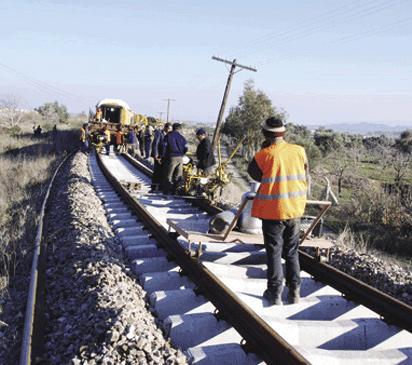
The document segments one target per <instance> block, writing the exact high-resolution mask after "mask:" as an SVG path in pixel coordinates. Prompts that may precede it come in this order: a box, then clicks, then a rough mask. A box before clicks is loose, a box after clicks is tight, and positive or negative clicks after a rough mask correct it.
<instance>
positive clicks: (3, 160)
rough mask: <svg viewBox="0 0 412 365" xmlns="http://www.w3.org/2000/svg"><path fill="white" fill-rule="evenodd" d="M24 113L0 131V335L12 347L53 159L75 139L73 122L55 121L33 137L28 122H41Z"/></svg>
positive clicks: (59, 157) (21, 314) (19, 322)
mask: <svg viewBox="0 0 412 365" xmlns="http://www.w3.org/2000/svg"><path fill="white" fill-rule="evenodd" d="M27 116H30V119H29V121H27V120H26V122H24V121H23V122H22V123H20V124H19V128H18V133H15V131H16V128H14V129H11V128H7V127H6V128H4V127H3V128H2V129H0V338H1V337H3V336H5V337H6V338H7V339H8V343H9V344H10V342H11V343H13V346H12V347H13V348H14V351H16V350H17V346H18V344H19V342H20V335H19V332H20V329H21V327H20V326H21V323H22V320H23V314H24V307H25V298H26V291H27V288H28V282H29V271H30V266H31V258H32V254H31V253H32V249H33V243H34V238H35V234H36V228H37V224H38V216H39V211H40V207H41V203H42V200H43V196H44V194H45V191H46V188H47V185H48V181H49V178H50V176H51V174H52V173H53V171H54V169H55V167H56V166H57V164H58V162H59V161H60V160H61V158H62V157H63V156H65V155H66V154H67V152H68V151H69V150H71V149H72V148H73V147H76V145H77V143H78V142H77V139H78V136H77V135H78V131H77V128H78V125H77V124H78V121H77V120H72V121H71V122H70V123H67V124H62V125H58V133H57V136H56V138H55V140H53V138H52V136H51V133H43V134H42V136H41V137H39V138H34V137H33V135H32V125H33V124H34V122H37V125H38V124H42V126H43V127H44V125H45V123H44V122H46V121H44V120H42V119H40V118H39V117H37V119H34V120H33V118H34V117H36V115H35V114H34V113H29V115H26V117H27ZM45 129H46V131H47V128H45ZM0 342H2V341H0ZM4 343H5V342H3V344H4ZM13 348H12V349H10V348H9V349H5V348H2V346H1V345H0V354H1V353H2V351H6V352H8V351H12V352H13ZM0 359H1V356H0ZM0 362H2V361H1V360H0Z"/></svg>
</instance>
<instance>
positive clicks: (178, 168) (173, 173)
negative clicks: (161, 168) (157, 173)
mask: <svg viewBox="0 0 412 365" xmlns="http://www.w3.org/2000/svg"><path fill="white" fill-rule="evenodd" d="M182 175H183V161H182V156H176V157H169V158H168V159H167V163H166V166H165V181H164V183H165V186H164V188H163V193H165V194H170V193H172V194H175V193H176V187H177V183H178V182H179V180H180V179H181V177H182Z"/></svg>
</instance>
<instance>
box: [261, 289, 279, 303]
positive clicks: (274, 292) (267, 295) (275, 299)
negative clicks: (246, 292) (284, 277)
mask: <svg viewBox="0 0 412 365" xmlns="http://www.w3.org/2000/svg"><path fill="white" fill-rule="evenodd" d="M263 298H264V299H266V300H267V301H268V302H269V304H270V305H282V288H280V289H276V288H268V289H266V290H265V292H264V293H263Z"/></svg>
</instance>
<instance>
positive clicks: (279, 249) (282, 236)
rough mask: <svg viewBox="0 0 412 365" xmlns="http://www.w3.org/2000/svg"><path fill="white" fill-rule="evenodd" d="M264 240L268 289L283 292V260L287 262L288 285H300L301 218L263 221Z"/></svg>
mask: <svg viewBox="0 0 412 365" xmlns="http://www.w3.org/2000/svg"><path fill="white" fill-rule="evenodd" d="M262 230H263V239H264V243H265V249H266V255H267V265H268V270H267V278H268V288H274V289H276V290H281V288H282V284H283V269H282V263H281V258H282V257H283V258H284V259H285V261H286V285H287V286H289V287H295V286H298V285H300V265H299V253H298V246H299V234H300V218H297V219H288V220H280V221H275V220H265V219H263V220H262Z"/></svg>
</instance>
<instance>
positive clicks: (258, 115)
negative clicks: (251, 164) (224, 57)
mask: <svg viewBox="0 0 412 365" xmlns="http://www.w3.org/2000/svg"><path fill="white" fill-rule="evenodd" d="M270 116H277V117H280V118H281V119H285V117H286V116H285V113H284V112H283V111H279V110H277V109H276V108H275V107H274V106H273V105H272V102H271V100H270V99H269V97H268V96H267V95H266V94H265V93H264V92H263V91H261V90H256V89H255V85H254V82H253V81H252V80H248V81H246V83H245V85H244V89H243V94H242V95H241V96H240V97H239V102H238V105H236V106H234V107H232V108H231V109H230V111H229V114H228V116H227V118H226V120H225V123H224V125H223V128H222V132H223V133H224V134H227V135H230V136H232V137H235V138H236V139H238V140H240V139H241V138H243V137H244V136H246V140H245V144H244V155H245V156H246V158H247V159H250V158H251V157H252V156H253V155H254V153H255V152H256V150H258V149H259V147H260V144H261V141H262V133H261V124H262V122H263V121H264V120H265V119H267V118H268V117H270Z"/></svg>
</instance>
